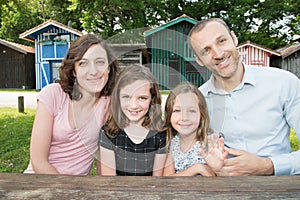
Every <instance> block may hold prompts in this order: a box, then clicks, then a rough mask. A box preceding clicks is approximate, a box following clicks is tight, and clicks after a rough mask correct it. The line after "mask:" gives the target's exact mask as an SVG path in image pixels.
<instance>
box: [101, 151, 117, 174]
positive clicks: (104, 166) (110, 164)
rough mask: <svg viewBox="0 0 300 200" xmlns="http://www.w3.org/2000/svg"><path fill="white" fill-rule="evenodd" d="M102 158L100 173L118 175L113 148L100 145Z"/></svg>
mask: <svg viewBox="0 0 300 200" xmlns="http://www.w3.org/2000/svg"><path fill="white" fill-rule="evenodd" d="M99 149H100V153H99V155H100V158H99V159H98V162H97V165H100V167H99V166H97V170H98V175H102V176H116V160H115V153H114V152H113V151H112V150H109V149H106V148H104V147H102V146H100V148H99Z"/></svg>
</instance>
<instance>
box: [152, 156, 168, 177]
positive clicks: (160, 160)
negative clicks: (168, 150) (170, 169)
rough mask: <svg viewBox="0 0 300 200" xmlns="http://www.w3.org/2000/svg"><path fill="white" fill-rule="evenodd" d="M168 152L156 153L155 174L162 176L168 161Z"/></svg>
mask: <svg viewBox="0 0 300 200" xmlns="http://www.w3.org/2000/svg"><path fill="white" fill-rule="evenodd" d="M166 158H167V154H155V157H154V164H153V174H152V175H153V176H162V175H163V172H164V166H165V163H166Z"/></svg>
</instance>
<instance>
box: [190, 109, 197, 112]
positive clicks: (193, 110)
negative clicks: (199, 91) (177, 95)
mask: <svg viewBox="0 0 300 200" xmlns="http://www.w3.org/2000/svg"><path fill="white" fill-rule="evenodd" d="M189 111H190V112H191V113H196V112H197V110H195V109H190V110H189Z"/></svg>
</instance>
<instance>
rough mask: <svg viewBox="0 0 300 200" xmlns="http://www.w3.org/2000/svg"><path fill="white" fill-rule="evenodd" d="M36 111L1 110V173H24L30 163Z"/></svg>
mask: <svg viewBox="0 0 300 200" xmlns="http://www.w3.org/2000/svg"><path fill="white" fill-rule="evenodd" d="M34 115H35V110H27V109H25V111H24V113H19V112H18V109H14V108H0V144H1V148H0V172H15V173H19V172H23V171H24V169H25V168H26V167H27V165H28V162H29V143H30V135H31V129H32V123H33V120H34Z"/></svg>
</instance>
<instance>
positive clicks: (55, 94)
mask: <svg viewBox="0 0 300 200" xmlns="http://www.w3.org/2000/svg"><path fill="white" fill-rule="evenodd" d="M64 96H66V94H64V92H63V90H62V88H61V86H60V85H59V84H58V83H53V84H49V85H47V86H45V87H44V88H43V89H42V90H41V91H40V92H39V93H38V95H37V99H38V100H39V101H40V102H42V103H43V104H44V106H45V107H46V109H47V111H48V112H49V113H50V114H51V115H52V116H55V115H56V114H57V113H58V110H59V109H61V108H60V107H61V105H62V102H63V97H64Z"/></svg>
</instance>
